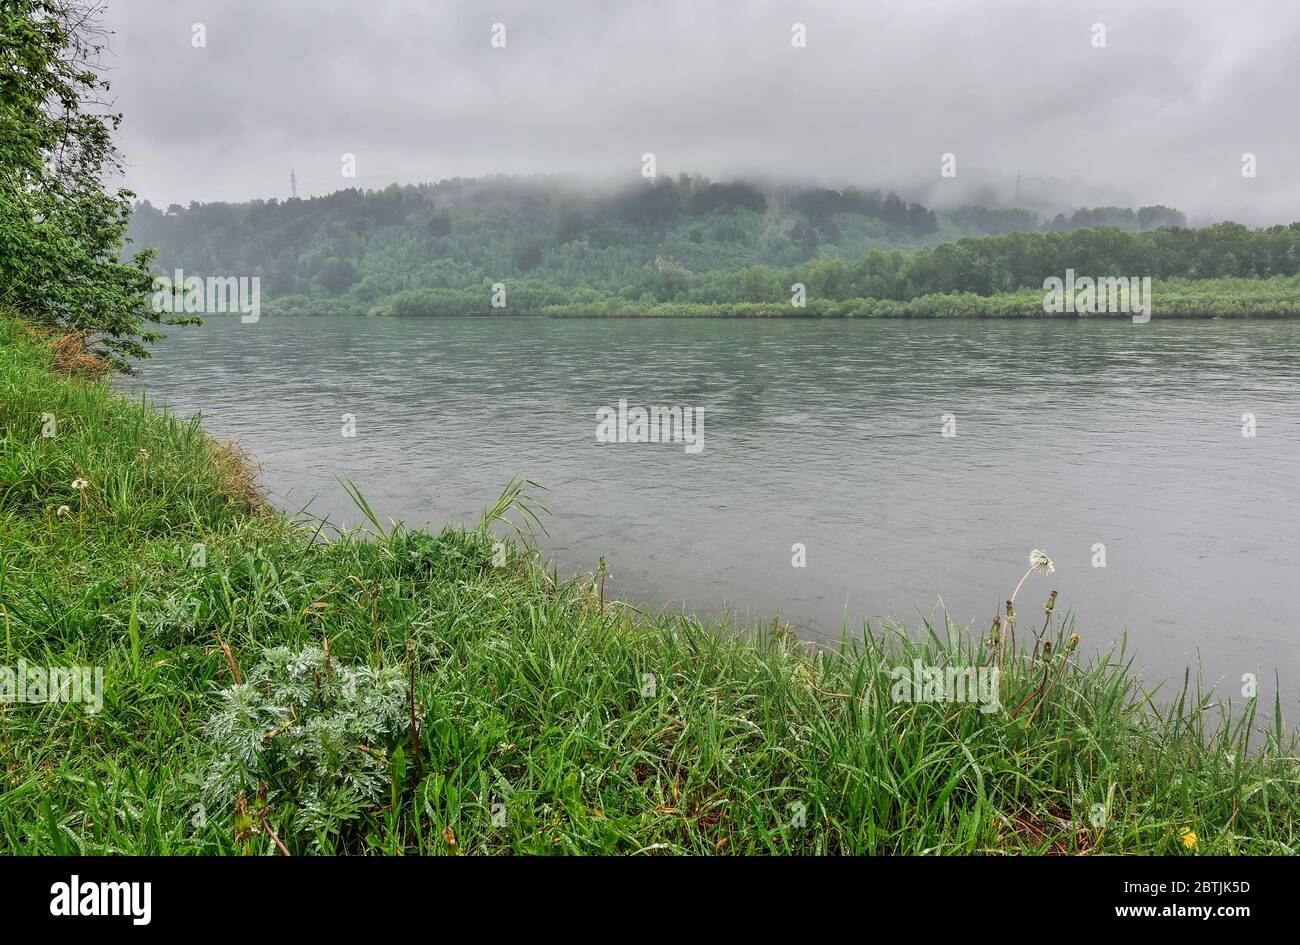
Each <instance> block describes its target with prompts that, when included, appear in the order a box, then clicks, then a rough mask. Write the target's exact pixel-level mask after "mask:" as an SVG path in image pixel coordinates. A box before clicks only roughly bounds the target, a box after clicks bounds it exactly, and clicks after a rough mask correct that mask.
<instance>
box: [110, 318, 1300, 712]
mask: <svg viewBox="0 0 1300 945" xmlns="http://www.w3.org/2000/svg"><path fill="white" fill-rule="evenodd" d="M141 384H142V385H143V386H144V387H146V388H147V389H148V391H149V392H150V394H151V395H152V397H153V398H154V399H156V400H157V401H160V402H162V403H165V404H167V405H169V406H171V407H173V408H175V409H176V410H177V411H179V412H181V413H184V414H193V413H200V412H201V413H202V414H203V415H204V417H205V418H206V424H207V426H208V428H209V429H210V430H211V431H213V432H214V433H216V434H218V435H220V436H225V437H233V438H236V439H237V440H238V441H239V442H240V443H241V445H243V446H244V447H245V448H247V449H248V450H250V451H251V452H252V454H253V455H254V457H255V458H256V459H257V460H258V461H259V462H260V463H261V464H263V467H264V471H263V480H262V481H263V485H264V487H265V488H266V490H267V491H268V492H269V493H270V495H271V497H272V499H273V500H274V501H275V502H276V503H277V504H278V505H280V506H281V507H284V508H286V509H291V510H294V511H297V510H299V509H301V508H303V507H307V508H308V509H309V511H310V512H312V513H314V514H317V515H329V516H330V517H331V519H332V520H334V521H336V522H340V523H342V524H359V523H360V516H359V514H358V513H357V511H356V509H355V508H354V507H353V506H352V504H351V502H350V500H348V498H347V497H346V495H345V494H344V492H343V490H342V489H341V487H340V486H339V485H338V483H337V481H336V480H337V478H347V479H351V480H352V481H354V482H355V483H356V484H357V485H358V486H359V487H360V489H361V491H362V492H363V493H364V495H365V496H366V497H367V499H368V500H369V501H370V503H371V504H372V505H373V506H374V507H375V509H376V510H377V511H378V512H379V514H380V516H381V517H383V518H393V519H400V520H404V521H406V522H407V523H408V524H409V525H413V526H414V525H423V524H426V523H427V524H432V525H440V524H442V523H445V522H449V521H462V520H465V521H469V520H473V519H476V518H477V516H478V515H479V513H480V512H481V510H482V509H483V508H484V507H485V506H487V505H489V504H491V502H492V501H493V500H494V499H495V498H496V497H497V495H499V494H500V491H501V489H502V487H503V486H504V485H505V484H506V482H507V480H508V479H509V478H510V477H511V476H512V475H515V474H519V475H522V476H526V477H527V478H529V479H532V480H535V481H536V482H538V483H539V484H541V485H542V486H544V487H546V490H548V491H545V492H539V493H538V496H539V498H540V499H541V501H543V502H544V503H545V504H546V505H547V506H549V507H550V509H551V510H552V511H553V512H554V517H553V518H550V519H548V520H547V522H546V524H547V528H548V530H549V532H550V537H549V538H543V539H542V545H543V547H544V549H545V551H546V553H547V554H548V555H549V556H551V557H553V558H554V559H555V561H556V564H557V566H558V567H559V569H560V571H561V572H562V573H573V572H577V571H584V572H589V571H592V570H594V569H595V567H596V563H597V560H598V558H599V557H600V556H602V555H603V556H604V557H605V558H606V559H607V561H608V564H609V570H610V574H611V578H610V583H609V587H610V589H611V590H612V592H614V593H616V594H617V595H618V596H621V597H624V598H626V599H629V600H633V601H636V602H639V603H645V604H649V605H652V606H654V607H669V608H674V609H675V608H682V607H685V608H687V609H690V610H692V611H696V612H699V613H702V614H712V615H718V614H723V613H727V614H729V615H730V617H731V619H733V620H734V621H736V622H738V623H742V624H748V623H751V622H754V621H762V622H765V623H766V622H768V621H770V619H771V617H773V616H774V615H779V616H780V617H781V619H782V620H783V621H788V622H789V623H790V624H791V626H792V627H793V628H794V629H796V630H797V632H799V633H800V634H801V635H804V636H808V637H815V638H818V639H823V640H833V639H837V638H838V637H839V636H840V633H841V630H842V629H843V628H844V627H846V626H847V627H848V628H850V629H851V630H853V629H858V628H860V627H861V626H862V621H863V620H865V619H871V620H873V621H875V620H881V619H897V620H901V621H904V622H907V623H909V624H913V625H915V624H917V623H918V622H919V621H920V619H921V615H925V616H927V617H928V616H929V615H931V614H940V613H942V610H941V608H946V610H947V612H948V613H949V615H950V616H951V619H952V620H953V621H954V622H956V623H961V624H966V623H971V622H973V623H975V624H977V625H979V626H981V627H987V624H988V621H989V619H990V618H991V617H992V615H993V613H994V612H995V609H996V608H997V606H998V604H999V602H1000V601H1002V600H1004V599H1005V598H1006V596H1007V595H1008V593H1009V592H1010V590H1011V588H1012V587H1013V586H1014V585H1015V583H1016V581H1017V580H1019V578H1020V576H1021V575H1022V574H1023V573H1024V571H1025V569H1026V567H1027V557H1028V554H1029V552H1030V550H1031V549H1033V548H1042V549H1045V550H1046V551H1047V552H1048V553H1049V554H1050V555H1051V557H1052V559H1053V560H1054V562H1055V565H1056V572H1055V573H1054V574H1052V575H1051V576H1050V577H1045V576H1041V575H1034V576H1033V577H1031V578H1030V580H1029V582H1027V585H1026V589H1025V591H1023V592H1022V599H1021V604H1020V608H1019V609H1020V612H1021V613H1022V614H1033V613H1036V612H1038V610H1039V605H1040V604H1041V601H1042V600H1043V599H1044V598H1045V596H1046V594H1047V592H1048V591H1050V590H1053V589H1055V590H1059V591H1060V597H1061V602H1062V607H1063V608H1064V607H1068V608H1070V609H1071V610H1073V612H1074V613H1075V615H1076V617H1077V623H1078V625H1077V630H1078V632H1079V633H1080V634H1081V636H1082V638H1083V646H1084V648H1085V649H1087V650H1092V649H1095V648H1097V647H1104V646H1106V645H1108V644H1109V643H1110V642H1111V641H1113V640H1115V639H1117V638H1118V637H1119V636H1120V635H1121V634H1123V633H1125V632H1127V635H1128V640H1129V647H1130V650H1131V651H1132V652H1133V653H1135V654H1136V662H1137V664H1138V666H1140V667H1144V668H1145V669H1146V671H1147V673H1148V675H1149V676H1151V677H1153V678H1155V679H1171V680H1174V681H1176V682H1178V683H1179V684H1180V683H1181V678H1182V673H1183V669H1184V667H1186V666H1188V665H1192V666H1196V665H1198V661H1199V665H1200V666H1201V667H1202V672H1203V675H1204V676H1205V678H1206V680H1207V681H1208V682H1211V683H1214V682H1220V681H1222V684H1223V687H1224V691H1225V692H1226V693H1228V694H1230V695H1231V696H1232V697H1233V698H1234V700H1236V699H1239V696H1240V688H1241V682H1240V680H1241V676H1242V675H1243V674H1245V673H1259V672H1261V671H1262V672H1263V674H1264V675H1265V676H1266V677H1267V680H1268V681H1270V683H1271V679H1272V675H1273V673H1274V671H1276V672H1277V673H1279V674H1280V676H1281V679H1282V692H1283V696H1284V700H1283V701H1284V706H1286V707H1287V708H1288V709H1289V711H1290V714H1291V715H1292V716H1293V717H1294V716H1295V715H1296V714H1297V712H1296V709H1297V707H1300V698H1297V697H1298V696H1300V648H1298V647H1297V640H1298V639H1300V618H1297V612H1296V607H1295V603H1294V598H1295V590H1296V588H1297V586H1298V584H1300V581H1298V578H1300V488H1297V485H1298V483H1297V469H1300V323H1297V322H1289V321H1252V322H1234V321H1197V322H1191V321H1180V322H1165V323H1162V322H1160V321H1159V319H1155V320H1153V321H1151V322H1150V323H1148V324H1145V325H1135V324H1132V323H1131V322H1129V321H1111V322H1099V321H1067V320H1053V321H1047V320H1043V321H1032V322H1025V321H952V320H947V321H939V320H934V321H929V320H927V321H839V320H835V321H827V320H811V319H809V320H713V319H707V320H706V319H701V320H632V319H629V320H608V321H602V320H534V319H514V318H492V319H486V318H464V319H443V318H428V319H377V318H359V317H312V318H306V317H272V316H264V317H262V318H261V319H260V320H259V321H257V322H256V323H250V324H244V323H241V322H240V320H239V319H238V318H236V317H218V318H212V319H209V320H208V322H207V323H206V324H205V325H204V326H203V327H201V328H184V329H174V330H173V331H172V337H171V338H169V339H168V340H167V341H166V342H164V343H163V344H162V345H160V346H159V348H158V350H157V353H156V356H155V358H154V360H153V361H152V362H150V363H148V364H147V365H146V366H145V368H144V370H143V373H142V376H141V377H140V378H139V379H138V380H136V381H130V382H128V385H127V386H138V385H141ZM620 401H626V402H627V404H628V405H629V406H632V407H635V406H642V407H654V406H661V405H662V406H679V407H684V408H694V409H696V410H698V411H702V416H703V438H702V443H703V448H702V449H699V451H698V452H694V451H691V450H688V449H687V448H686V444H685V443H639V442H612V443H611V442H599V441H598V438H597V411H598V409H599V408H601V407H612V408H617V407H618V404H619V402H620ZM344 414H350V415H352V417H354V418H355V435H354V436H344V435H343V432H344V429H343V428H344V419H343V415H344ZM944 415H949V417H948V419H947V421H946V422H945V420H944ZM1246 415H1251V417H1253V421H1254V426H1253V434H1254V435H1253V436H1247V435H1243V430H1244V431H1245V432H1252V431H1251V429H1250V426H1249V421H1250V419H1251V417H1247V416H1246ZM945 433H947V434H949V435H945ZM796 546H802V556H803V558H804V561H805V566H803V567H796V566H794V564H793V563H792V562H793V561H794V559H796V557H797V556H798V555H799V554H800V552H799V548H797V547H796ZM1100 546H1104V550H1103V549H1102V548H1101V547H1100ZM1103 553H1104V566H1100V564H1101V562H1102V557H1101V555H1102V554H1103Z"/></svg>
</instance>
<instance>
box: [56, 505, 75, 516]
mask: <svg viewBox="0 0 1300 945" xmlns="http://www.w3.org/2000/svg"><path fill="white" fill-rule="evenodd" d="M62 515H66V516H67V517H68V518H72V509H70V508H68V507H67V506H66V505H60V506H59V510H58V511H57V512H55V513H54V517H55V518H58V517H59V516H62Z"/></svg>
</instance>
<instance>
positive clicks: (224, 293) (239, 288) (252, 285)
mask: <svg viewBox="0 0 1300 945" xmlns="http://www.w3.org/2000/svg"><path fill="white" fill-rule="evenodd" d="M152 302H153V310H154V311H155V312H159V313H164V312H165V313H167V314H169V315H181V314H185V315H222V314H225V313H228V312H238V313H239V316H240V318H239V320H240V321H241V322H244V323H245V324H250V323H252V322H255V321H257V320H258V319H259V318H261V317H262V277H261V276H239V277H238V278H236V277H235V276H208V277H207V278H206V279H200V278H199V277H198V276H189V277H186V275H185V270H184V269H177V270H176V272H175V273H174V276H173V277H170V278H169V277H168V276H154V279H153V300H152Z"/></svg>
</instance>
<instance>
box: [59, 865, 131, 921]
mask: <svg viewBox="0 0 1300 945" xmlns="http://www.w3.org/2000/svg"><path fill="white" fill-rule="evenodd" d="M50 895H51V897H52V898H51V899H50V915H57V916H73V915H95V916H108V915H128V916H130V917H131V924H132V925H148V924H149V920H150V919H151V918H152V915H153V883H83V882H81V878H80V877H79V876H77V874H76V873H73V874H72V880H71V882H67V883H55V884H54V885H53V886H51V887H50Z"/></svg>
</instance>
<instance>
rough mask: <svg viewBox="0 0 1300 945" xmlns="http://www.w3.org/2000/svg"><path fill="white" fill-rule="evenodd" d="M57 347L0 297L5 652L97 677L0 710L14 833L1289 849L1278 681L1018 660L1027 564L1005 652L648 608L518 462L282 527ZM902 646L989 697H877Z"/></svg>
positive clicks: (889, 690) (315, 844) (1065, 643)
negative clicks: (806, 631)
mask: <svg viewBox="0 0 1300 945" xmlns="http://www.w3.org/2000/svg"><path fill="white" fill-rule="evenodd" d="M75 355H76V352H75V348H70V347H69V346H68V345H66V344H64V345H60V344H58V343H56V342H54V341H53V340H52V339H50V338H48V337H41V336H38V335H35V334H34V333H32V332H30V331H29V330H26V329H24V328H22V327H21V326H20V325H18V324H17V323H16V322H14V321H12V320H8V319H3V318H0V623H2V627H0V631H2V632H3V638H2V639H0V666H5V667H16V666H19V665H27V666H37V667H74V666H75V667H101V668H102V672H103V686H102V700H103V701H102V707H101V708H100V709H99V711H87V709H88V708H89V707H88V706H86V705H83V704H67V703H58V702H45V703H38V702H29V703H18V702H15V703H10V704H0V770H2V771H3V775H4V781H3V789H0V851H3V852H5V853H63V852H86V853H104V852H112V853H117V852H121V853H164V854H179V853H241V852H251V853H260V854H271V855H274V854H277V852H281V853H282V852H290V853H293V854H295V855H297V854H306V853H312V852H322V851H323V852H367V853H415V852H420V853H494V852H516V853H523V852H535V853H595V852H626V853H633V852H649V851H653V852H669V853H672V852H697V853H714V852H721V853H756V852H801V853H845V852H856V853H922V852H927V853H928V852H933V853H984V852H990V853H1082V852H1092V853H1131V852H1147V853H1178V854H1190V853H1193V852H1202V853H1289V852H1294V851H1295V850H1296V848H1297V844H1298V843H1300V836H1298V825H1300V811H1297V797H1300V791H1298V788H1300V771H1298V770H1297V761H1296V758H1295V743H1294V740H1293V738H1292V736H1291V735H1289V734H1288V729H1287V726H1286V723H1285V721H1284V720H1283V719H1281V717H1280V710H1279V709H1278V707H1277V705H1276V704H1275V705H1271V706H1266V707H1263V710H1262V711H1260V707H1257V706H1256V705H1254V704H1253V703H1252V704H1247V705H1245V706H1237V707H1236V708H1237V710H1238V712H1237V713H1236V718H1237V720H1238V721H1237V722H1235V723H1226V722H1223V721H1222V717H1223V715H1222V712H1221V707H1220V705H1219V701H1218V699H1217V697H1214V696H1212V695H1210V694H1199V693H1197V692H1195V691H1194V689H1195V687H1194V686H1192V687H1190V691H1185V692H1184V693H1183V694H1182V695H1181V696H1179V695H1177V694H1176V693H1169V692H1165V693H1163V694H1162V698H1161V700H1160V702H1159V704H1158V705H1157V704H1156V703H1153V702H1152V701H1150V700H1148V699H1147V698H1146V697H1145V696H1144V695H1143V694H1142V692H1141V691H1140V689H1139V687H1138V684H1137V682H1136V681H1135V679H1134V677H1133V675H1132V674H1131V673H1130V672H1129V670H1128V667H1127V665H1126V663H1125V662H1124V659H1123V658H1122V656H1120V655H1119V654H1109V655H1103V656H1100V657H1097V658H1090V657H1088V658H1086V657H1085V655H1084V654H1087V653H1090V652H1091V651H1092V647H1091V646H1090V644H1089V640H1088V632H1087V628H1083V627H1079V628H1075V627H1071V626H1070V625H1069V624H1068V622H1063V621H1061V620H1060V613H1059V611H1060V610H1063V607H1062V608H1058V613H1056V614H1054V615H1053V618H1052V620H1051V622H1050V625H1049V626H1048V627H1047V628H1046V632H1045V633H1044V639H1045V640H1049V641H1051V643H1052V644H1053V645H1052V647H1051V648H1050V652H1048V653H1047V654H1046V655H1045V656H1044V655H1043V652H1042V648H1039V653H1038V654H1037V655H1035V654H1034V653H1033V652H1032V651H1033V649H1034V648H1033V646H1032V645H1031V641H1032V639H1033V637H1034V636H1035V635H1036V633H1037V630H1038V628H1040V627H1042V625H1043V623H1044V608H1043V607H1042V606H1041V605H1040V604H1038V603H1037V602H1039V601H1042V600H1043V599H1044V598H1045V597H1046V596H1047V591H1048V590H1050V582H1049V581H1048V579H1046V578H1044V577H1042V576H1041V575H1038V574H1034V575H1032V576H1031V577H1030V579H1029V581H1028V583H1027V585H1026V589H1025V591H1024V592H1023V593H1022V595H1021V596H1020V597H1019V598H1018V606H1019V609H1020V611H1021V614H1020V616H1019V618H1018V620H1017V623H1018V624H1019V627H1018V628H1017V629H1016V631H1015V634H1016V638H1017V641H1018V642H1017V644H1016V645H1015V647H1014V648H1013V647H1012V645H1011V642H1010V641H1011V634H1009V633H1008V632H1007V631H1006V628H1005V626H1004V627H1003V628H1002V630H1001V632H1000V634H999V641H1000V642H999V644H998V645H996V646H995V645H993V644H991V642H990V641H991V639H992V636H991V634H990V631H989V628H982V632H981V631H977V632H975V633H969V632H965V631H960V630H954V629H951V628H947V627H943V626H939V627H928V628H927V627H919V628H914V632H913V633H911V634H904V633H902V632H898V631H895V630H893V629H891V628H879V629H878V630H877V631H876V632H874V633H871V634H867V635H864V634H862V633H860V632H859V633H856V634H853V635H851V636H850V638H849V639H847V640H846V642H845V645H844V646H843V647H842V648H838V649H834V650H830V649H825V648H821V649H815V648H812V647H809V646H806V645H803V644H800V643H799V642H798V641H797V640H795V639H793V638H792V637H791V636H790V635H789V634H788V633H786V632H784V631H782V630H780V629H770V630H768V631H766V632H763V633H758V634H753V635H739V634H736V633H734V632H731V630H730V629H729V628H726V627H716V626H705V625H702V624H700V623H699V622H698V621H696V620H694V619H690V618H685V617H676V616H671V615H644V614H640V613H638V612H636V611H634V610H633V609H632V608H629V607H626V606H623V605H620V604H618V603H617V602H612V601H605V600H602V595H601V592H600V581H599V579H598V578H596V579H593V578H592V577H591V576H586V577H580V578H577V579H572V580H569V579H565V578H563V577H560V576H557V575H554V574H552V573H549V572H548V571H547V570H546V569H545V568H544V567H541V566H539V565H538V563H537V562H536V560H535V557H534V556H533V555H532V554H531V553H530V550H529V548H528V546H527V544H526V543H524V542H522V541H520V540H511V539H510V538H509V536H510V535H511V534H512V532H511V530H510V528H509V527H508V526H507V524H506V520H507V519H512V520H514V521H516V522H520V521H522V520H523V519H524V518H526V516H527V510H528V504H527V500H526V498H524V497H523V496H522V495H521V494H520V493H519V492H518V490H517V489H510V490H507V493H506V495H505V496H503V500H502V502H501V503H499V504H498V506H497V507H496V508H495V509H492V510H489V511H488V512H487V513H485V515H484V519H483V521H482V522H480V523H478V524H477V525H471V526H470V527H468V528H451V529H446V530H444V531H442V532H440V533H438V534H426V533H423V532H416V531H408V530H405V529H403V528H391V527H390V528H381V527H380V526H379V523H377V522H376V523H374V528H373V531H374V532H380V533H379V534H371V535H369V536H368V537H365V536H361V535H358V534H347V535H338V534H335V533H332V532H330V531H329V530H328V529H327V528H324V527H317V528H315V529H311V528H307V529H304V528H302V527H298V526H295V525H294V524H293V523H290V522H288V521H286V520H285V519H284V518H283V517H281V516H279V515H277V514H275V513H273V512H270V511H267V510H265V509H260V508H259V507H258V505H257V503H256V501H255V498H254V495H253V493H252V492H251V490H250V488H249V485H250V484H249V481H248V478H247V475H246V473H245V468H244V466H243V464H242V463H241V462H240V459H239V457H238V455H237V454H236V453H235V452H234V451H233V450H231V449H228V448H223V447H219V446H217V445H215V444H214V443H213V442H212V441H211V440H209V439H208V438H207V437H205V436H204V435H203V433H202V431H201V430H200V429H199V428H198V426H197V425H196V424H194V423H192V422H186V421H182V420H178V419H176V418H174V417H170V416H168V415H166V414H165V413H163V412H161V411H158V410H156V409H154V408H152V407H150V406H148V405H145V404H142V403H139V402H132V401H128V400H125V399H122V398H120V397H118V396H115V395H113V394H112V393H111V392H110V391H109V390H108V389H107V387H106V386H105V385H104V384H103V383H102V382H94V381H91V380H87V379H85V378H78V377H68V376H65V375H64V374H62V373H60V368H61V367H76V366H77V365H76V363H75V362H76V360H77V359H76V357H75ZM82 366H83V367H84V365H82ZM51 419H52V420H53V423H54V425H53V427H51V426H50V425H49V424H50V420H51ZM46 432H49V433H52V435H48V436H47V435H43V433H46ZM503 478H504V474H503ZM494 533H495V536H494ZM325 539H329V540H325ZM1018 577H1019V575H1008V588H1007V590H1008V591H1009V590H1010V586H1011V585H1013V584H1014V582H1015V580H1016V579H1017V578H1018ZM937 580H938V579H937ZM1031 595H1032V596H1031ZM1031 600H1033V601H1035V603H1034V604H1033V605H1032V606H1031V604H1030V601H1031ZM1076 630H1077V632H1078V634H1079V635H1080V636H1081V637H1082V640H1081V641H1078V642H1075V641H1074V639H1073V637H1072V634H1073V633H1074V632H1075V631H1076ZM917 660H919V661H921V663H923V664H924V665H926V666H937V665H947V666H978V667H984V666H988V667H990V668H992V667H993V666H998V665H1000V666H1001V667H1002V674H1001V679H1000V688H999V690H998V695H999V697H1000V701H1001V708H1000V709H998V710H997V711H991V712H984V711H981V708H984V707H985V706H981V705H979V704H972V703H952V702H925V701H908V700H903V699H896V698H895V695H896V686H897V682H896V680H895V679H893V678H892V677H891V675H890V670H891V669H893V668H896V667H900V666H911V665H913V662H914V661H917ZM1162 707H1163V708H1162Z"/></svg>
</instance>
